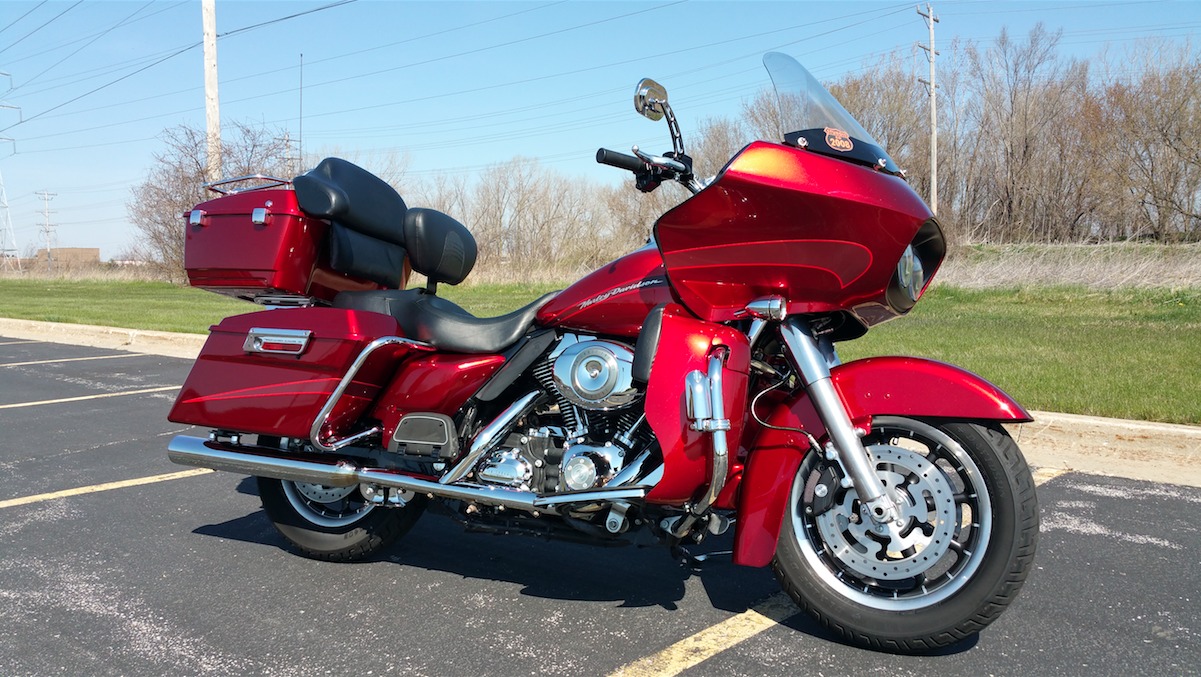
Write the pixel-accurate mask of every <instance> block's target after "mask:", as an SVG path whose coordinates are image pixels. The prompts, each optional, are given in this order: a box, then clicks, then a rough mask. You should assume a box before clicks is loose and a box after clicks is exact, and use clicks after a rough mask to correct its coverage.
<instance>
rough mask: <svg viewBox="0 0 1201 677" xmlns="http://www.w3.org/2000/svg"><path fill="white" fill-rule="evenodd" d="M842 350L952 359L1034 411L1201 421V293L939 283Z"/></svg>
mask: <svg viewBox="0 0 1201 677" xmlns="http://www.w3.org/2000/svg"><path fill="white" fill-rule="evenodd" d="M840 352H841V354H842V357H843V359H853V358H856V357H865V356H868V355H886V354H902V355H905V354H907V355H920V356H924V357H931V358H934V359H938V360H943V361H946V362H952V363H954V364H957V365H959V366H961V367H963V368H965V369H969V370H971V371H974V372H976V373H977V374H980V375H981V376H984V377H985V378H987V379H989V380H990V381H992V382H994V383H996V384H997V385H999V386H1001V387H1002V388H1003V389H1005V390H1006V391H1007V392H1009V393H1010V394H1011V395H1013V396H1014V397H1015V398H1016V399H1017V400H1018V401H1019V402H1021V403H1022V404H1023V405H1025V406H1026V407H1028V408H1030V409H1042V410H1047V411H1061V412H1067V413H1075V414H1092V415H1097V416H1112V417H1117V418H1132V419H1144V420H1156V421H1167V422H1174V423H1192V424H1197V423H1201V384H1199V383H1198V377H1199V376H1201V290H1197V289H1192V290H1188V291H1171V290H1107V291H1091V290H1084V289H1079V288H1068V287H1053V288H1034V289H1009V290H996V289H990V290H964V289H956V288H948V287H935V288H934V289H932V290H931V291H930V293H928V294H927V296H926V297H925V298H924V299H923V300H922V302H921V303H920V304H918V306H917V307H916V308H915V309H914V310H913V312H912V313H910V314H909V316H907V317H905V318H901V319H898V320H895V321H893V322H889V323H887V324H884V325H882V326H880V327H878V328H876V329H875V330H873V331H872V332H870V333H869V334H868V335H867V336H865V337H863V338H862V339H859V340H857V341H853V342H850V343H844V344H842V346H841V350H840Z"/></svg>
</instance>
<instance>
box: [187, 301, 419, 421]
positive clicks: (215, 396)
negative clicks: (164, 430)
mask: <svg viewBox="0 0 1201 677" xmlns="http://www.w3.org/2000/svg"><path fill="white" fill-rule="evenodd" d="M211 331H212V333H211V334H210V335H209V338H208V341H206V342H205V344H204V349H203V350H202V351H201V353H200V357H199V359H197V360H196V364H194V365H193V366H192V372H191V373H190V374H188V379H187V381H186V382H185V383H184V385H183V390H182V391H180V394H179V397H178V398H177V399H176V401H175V406H174V407H173V408H172V410H171V414H170V416H169V417H168V418H169V419H170V420H172V421H174V422H176V423H189V424H192V425H199V426H204V427H207V428H216V429H220V430H226V431H232V432H248V433H259V434H265V435H278V436H281V437H293V438H300V439H308V438H309V436H310V435H309V431H310V429H311V427H312V425H313V421H314V420H316V418H317V415H318V413H319V412H320V411H321V408H322V407H323V406H325V403H326V402H327V401H328V400H329V397H330V395H331V394H333V392H334V389H335V388H336V387H337V386H338V383H339V381H341V379H342V377H343V376H345V375H346V373H347V372H348V371H349V370H350V367H351V364H352V363H353V362H354V361H355V359H356V358H357V357H358V356H359V354H360V353H361V352H362V351H363V349H364V348H365V347H367V345H368V344H369V343H371V342H372V341H373V340H375V339H377V338H380V337H383V336H399V335H400V328H399V326H398V325H397V323H396V320H395V319H394V318H392V317H391V316H389V315H383V314H381V313H372V312H365V311H359V310H344V309H340V308H295V309H284V310H270V311H263V312H257V313H249V314H246V315H235V316H233V317H228V318H226V319H225V320H223V321H222V322H221V324H218V325H216V326H214V327H212V330H211ZM410 350H412V348H411V347H409V346H405V345H391V346H386V347H384V348H381V349H379V350H377V351H375V352H373V353H372V354H371V357H370V358H369V359H368V360H367V362H366V363H365V364H364V365H363V367H362V368H361V369H360V370H359V372H358V374H357V375H356V376H355V378H354V381H353V382H352V383H351V384H350V386H349V387H348V388H347V389H346V392H345V394H344V395H343V396H342V397H341V398H340V399H339V400H338V404H337V406H335V407H334V409H333V411H332V412H331V414H330V416H329V418H328V419H327V422H326V426H325V428H324V432H323V435H337V436H341V435H343V434H346V433H354V432H358V430H353V429H352V428H354V425H355V423H356V421H357V420H358V419H359V417H360V416H361V415H362V414H363V412H364V411H365V410H366V408H367V407H368V406H369V405H370V404H371V403H372V402H373V401H374V400H375V398H376V395H377V394H378V393H379V391H380V388H381V387H382V386H384V385H385V384H386V383H387V382H388V380H389V379H390V378H391V376H392V374H393V373H394V371H395V369H396V365H397V364H398V363H399V362H400V360H401V359H402V357H403V355H404V353H406V352H408V351H410Z"/></svg>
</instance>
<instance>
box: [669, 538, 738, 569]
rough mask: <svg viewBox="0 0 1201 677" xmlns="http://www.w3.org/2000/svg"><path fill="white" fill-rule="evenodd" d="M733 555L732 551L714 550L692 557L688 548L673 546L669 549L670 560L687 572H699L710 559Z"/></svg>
mask: <svg viewBox="0 0 1201 677" xmlns="http://www.w3.org/2000/svg"><path fill="white" fill-rule="evenodd" d="M733 554H734V551H732V550H715V551H713V552H702V553H700V554H697V555H694V554H692V553H691V552H689V550H688V548H686V547H684V546H682V545H674V546H672V548H671V556H672V558H673V559H675V560H676V561H677V562H679V563H680V564H681V565H682V566H684V567H687V568H688V569H689V570H691V571H694V572H699V571H700V570H701V567H702V565H704V564H705V562H708V561H709V560H710V559H713V558H715V557H723V556H726V555H733Z"/></svg>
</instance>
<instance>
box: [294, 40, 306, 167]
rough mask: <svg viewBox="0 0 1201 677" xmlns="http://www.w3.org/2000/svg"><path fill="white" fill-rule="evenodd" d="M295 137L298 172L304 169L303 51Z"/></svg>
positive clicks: (302, 53)
mask: <svg viewBox="0 0 1201 677" xmlns="http://www.w3.org/2000/svg"><path fill="white" fill-rule="evenodd" d="M296 137H297V138H296V145H297V147H298V148H299V150H297V151H296V156H297V157H298V158H299V160H298V161H297V162H296V166H297V168H298V172H297V173H299V172H300V171H304V52H301V53H300V130H299V132H298V133H297V134H296Z"/></svg>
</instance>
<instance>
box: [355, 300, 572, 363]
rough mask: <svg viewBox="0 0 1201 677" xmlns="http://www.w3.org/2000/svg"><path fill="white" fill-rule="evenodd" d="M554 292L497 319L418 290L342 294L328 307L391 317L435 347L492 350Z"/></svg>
mask: <svg viewBox="0 0 1201 677" xmlns="http://www.w3.org/2000/svg"><path fill="white" fill-rule="evenodd" d="M557 293H558V292H551V293H550V294H547V295H545V296H543V297H542V298H539V299H537V300H536V301H534V302H533V303H531V304H529V305H527V306H525V307H524V308H519V309H517V310H514V311H513V312H511V313H509V314H507V315H501V316H500V317H476V316H474V315H472V314H471V313H469V312H467V311H466V310H464V309H463V308H461V307H459V306H458V305H456V304H455V303H453V302H451V301H448V300H447V299H444V298H442V297H441V296H435V295H433V294H431V293H429V292H427V291H426V290H424V289H406V290H389V291H360V292H342V293H341V294H338V295H337V296H336V297H335V298H334V307H335V308H346V309H349V310H369V311H371V312H375V313H384V314H385V315H391V316H392V317H395V318H396V321H397V322H399V323H400V328H401V330H402V331H403V332H404V335H405V336H406V337H408V338H412V339H416V340H418V341H425V342H426V343H429V344H431V345H433V346H435V347H437V348H438V349H440V350H446V351H450V352H456V353H489V354H495V353H500V352H503V351H504V350H505V349H506V348H508V347H509V346H511V345H513V344H514V343H516V342H517V340H518V339H520V338H521V337H522V336H524V335H525V333H526V332H527V331H529V329H530V327H531V326H532V325H533V323H534V318H535V317H536V316H537V315H538V310H539V309H541V308H542V306H544V305H546V303H547V302H548V301H550V300H551V299H552V298H554V297H555V294H557Z"/></svg>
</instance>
